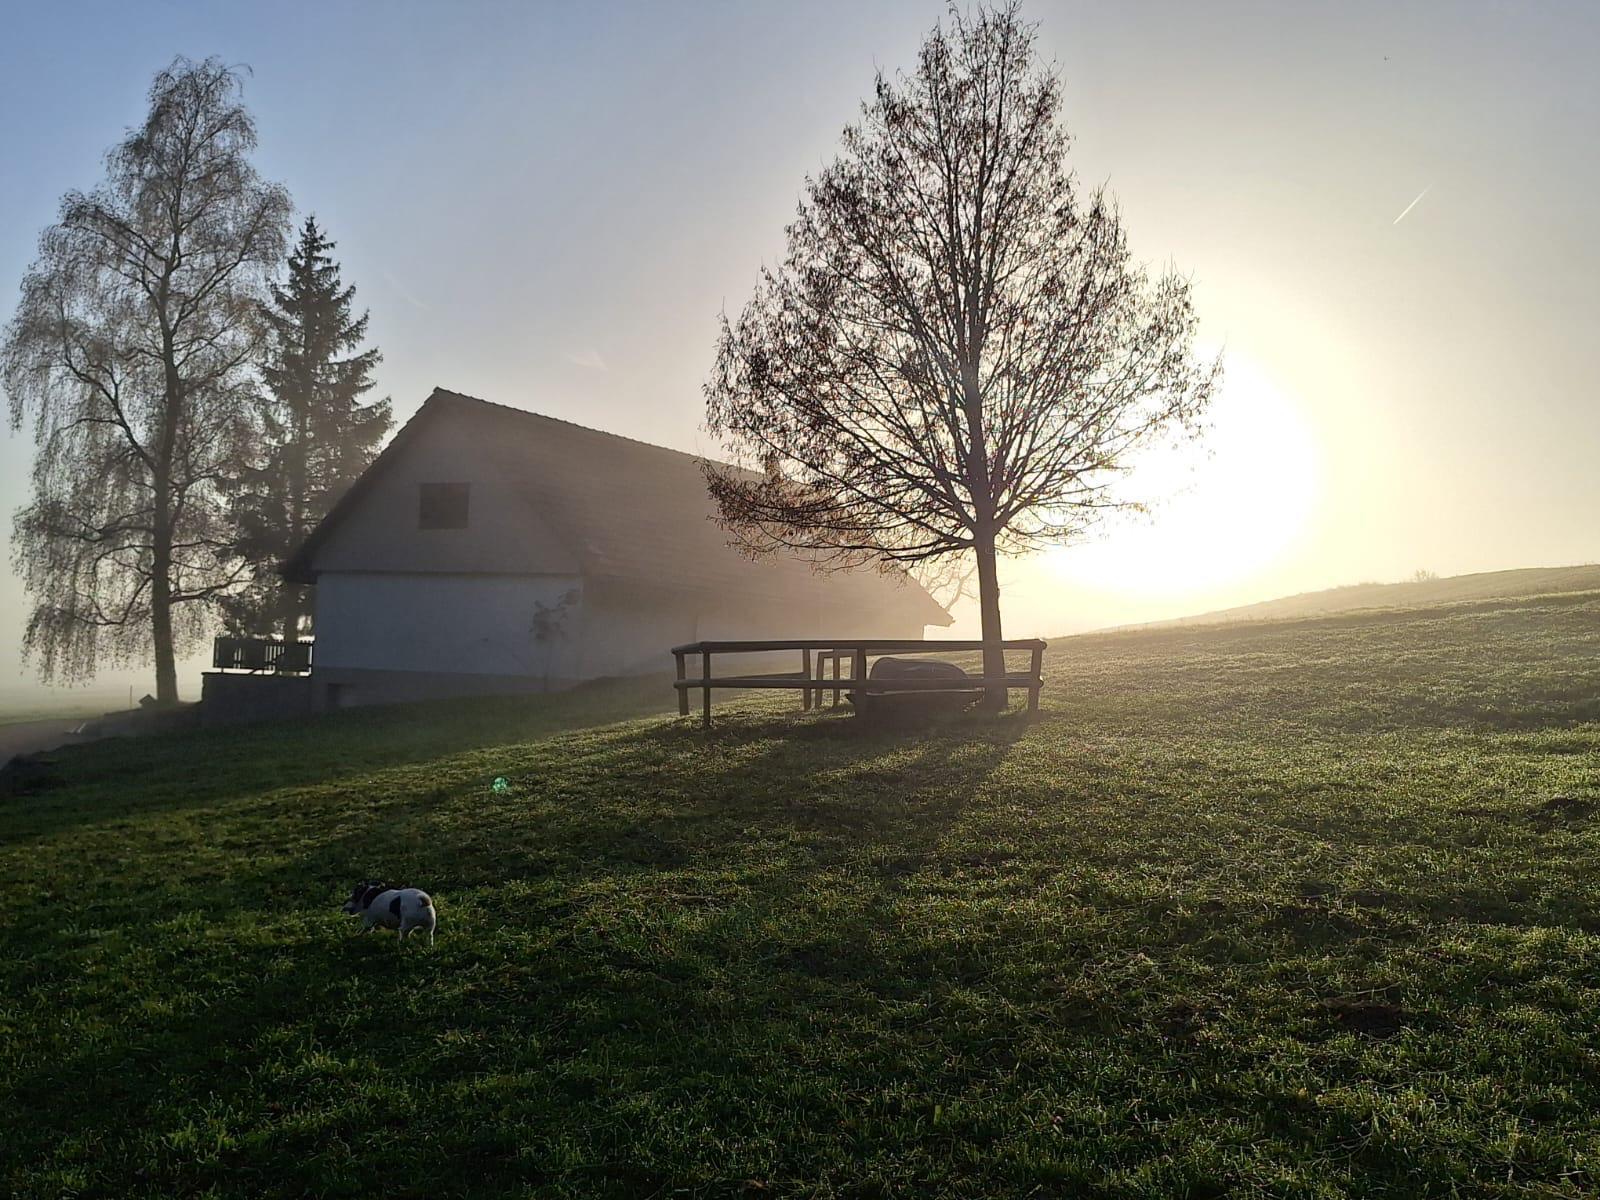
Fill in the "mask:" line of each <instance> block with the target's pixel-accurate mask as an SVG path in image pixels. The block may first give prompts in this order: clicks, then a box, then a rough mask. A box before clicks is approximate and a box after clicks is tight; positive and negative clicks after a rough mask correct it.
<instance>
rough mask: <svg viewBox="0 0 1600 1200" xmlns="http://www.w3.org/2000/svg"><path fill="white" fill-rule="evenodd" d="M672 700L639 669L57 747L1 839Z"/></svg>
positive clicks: (658, 680) (542, 731) (569, 726)
mask: <svg viewBox="0 0 1600 1200" xmlns="http://www.w3.org/2000/svg"><path fill="white" fill-rule="evenodd" d="M674 703H675V701H674V699H673V695H672V690H671V686H670V682H669V678H668V676H666V675H658V676H639V677H633V678H629V679H608V680H598V681H595V682H593V683H590V684H585V685H582V686H580V687H577V688H573V689H571V690H569V691H566V692H560V693H554V694H549V695H530V696H512V697H466V698H461V699H454V700H438V701H430V702H426V703H418V704H403V705H393V706H385V707H375V708H361V709H352V710H348V711H345V712H337V713H327V714H324V715H322V716H318V717H312V718H305V719H299V720H291V721H272V722H263V723H260V724H254V725H243V726H230V727H225V728H221V729H203V730H193V731H188V732H182V733H169V734H158V735H153V736H150V737H145V738H112V739H107V740H105V741H100V742H91V743H87V744H84V745H81V746H69V747H64V748H63V749H61V750H59V751H55V752H53V753H52V754H51V756H50V757H51V758H52V759H53V760H54V764H55V765H54V767H53V775H54V777H55V778H54V779H53V780H52V782H51V783H50V784H49V785H48V786H46V787H44V788H42V789H41V790H39V791H37V792H34V793H31V794H27V795H24V796H22V797H20V798H17V799H14V800H11V801H10V802H9V803H8V808H9V812H8V814H7V815H8V822H7V825H8V827H7V829H6V830H5V836H4V837H3V838H0V843H5V844H15V843H17V842H20V841H25V840H28V839H30V838H36V837H41V836H47V835H49V834H51V833H55V832H58V831H61V830H64V829H70V828H74V827H79V826H83V825H87V824H93V823H96V822H101V821H111V820H121V819H125V818H128V817H133V816H137V815H144V814H153V813H167V812H176V811H182V810H186V809H195V808H201V807H204V806H205V805H207V804H213V803H216V802H218V801H222V800H227V799H231V798H234V797H238V796H242V795H261V794H265V793H269V792H272V791H275V790H280V789H287V788H296V787H306V786H313V785H328V784H337V783H339V782H340V781H342V780H345V779H349V778H351V777H355V776H359V775H363V774H367V773H370V772H373V771H377V770H382V769H386V768H397V767H405V766H408V765H412V764H416V763H421V762H428V761H432V760H434V759H438V758H441V757H446V756H453V755H458V754H463V753H468V752H472V751H479V750H484V749H489V748H492V747H495V746H510V745H519V744H522V743H526V742H529V741H532V740H536V739H539V738H543V737H547V736H551V735H554V734H560V733H564V732H569V731H571V730H575V729H582V728H586V727H590V726H601V725H607V724H611V723H614V722H619V721H626V720H631V719H637V718H640V717H647V716H652V715H658V714H662V713H665V712H668V711H670V709H671V707H672V706H673V704H674Z"/></svg>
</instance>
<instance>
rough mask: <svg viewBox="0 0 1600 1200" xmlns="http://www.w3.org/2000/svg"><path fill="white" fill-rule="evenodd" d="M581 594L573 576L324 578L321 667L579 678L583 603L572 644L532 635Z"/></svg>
mask: <svg viewBox="0 0 1600 1200" xmlns="http://www.w3.org/2000/svg"><path fill="white" fill-rule="evenodd" d="M581 586H582V585H581V582H580V580H579V578H578V577H577V576H575V575H434V574H401V573H377V572H373V573H366V572H341V571H324V572H323V573H322V575H321V576H320V577H319V579H318V580H317V587H316V601H317V625H316V629H317V647H316V656H315V666H316V667H318V668H348V669H365V670H383V671H428V672H439V673H449V674H468V675H523V676H531V677H540V676H543V675H546V674H549V675H550V676H552V677H553V678H558V679H559V678H572V677H573V676H574V675H576V674H577V671H576V669H575V665H576V659H577V653H578V647H579V639H580V635H579V632H578V631H579V630H580V629H581V627H582V616H583V614H582V604H581V602H580V603H579V605H578V606H577V607H576V608H574V609H572V610H570V611H571V615H570V616H569V617H568V618H567V621H566V625H567V628H568V629H569V630H570V631H571V632H570V634H569V636H568V637H566V638H558V639H555V640H554V641H553V643H551V645H550V646H549V647H547V646H545V645H541V644H539V643H538V642H536V641H535V639H534V637H533V635H532V632H531V628H530V627H531V625H532V622H533V617H534V613H535V611H536V606H537V605H538V604H540V603H543V604H546V605H554V604H556V603H557V602H559V600H560V599H561V596H562V594H563V593H565V592H567V591H569V590H571V589H573V588H581ZM664 648H665V647H663V649H664Z"/></svg>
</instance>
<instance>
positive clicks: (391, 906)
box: [344, 880, 439, 946]
mask: <svg viewBox="0 0 1600 1200" xmlns="http://www.w3.org/2000/svg"><path fill="white" fill-rule="evenodd" d="M344 911H345V912H347V913H349V914H350V915H351V916H352V917H360V918H361V932H362V933H370V932H371V931H372V929H373V927H374V926H378V925H381V926H383V927H384V928H385V929H398V930H399V931H400V941H401V942H403V941H405V940H406V938H407V936H409V935H410V933H411V931H412V930H413V929H421V930H423V931H425V932H426V933H427V935H428V945H430V946H431V945H433V927H434V926H435V925H437V924H438V920H439V919H438V916H437V915H436V914H435V913H434V911H433V900H432V899H431V898H430V897H429V896H428V893H427V892H423V891H418V890H417V889H416V888H392V887H390V886H389V885H388V884H386V883H378V882H376V881H374V880H367V881H366V882H364V883H358V884H356V886H355V890H354V891H352V892H351V893H350V899H348V900H346V901H345V902H344ZM398 944H399V943H398V942H397V943H396V945H398Z"/></svg>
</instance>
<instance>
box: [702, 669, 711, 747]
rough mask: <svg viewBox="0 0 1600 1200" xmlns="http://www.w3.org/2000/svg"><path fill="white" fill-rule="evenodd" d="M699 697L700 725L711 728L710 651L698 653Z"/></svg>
mask: <svg viewBox="0 0 1600 1200" xmlns="http://www.w3.org/2000/svg"><path fill="white" fill-rule="evenodd" d="M700 684H701V687H700V696H701V702H700V703H701V710H702V711H701V716H700V723H701V724H702V725H704V726H705V727H706V728H707V729H710V728H711V651H709V650H702V651H700Z"/></svg>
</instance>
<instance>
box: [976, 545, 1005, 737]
mask: <svg viewBox="0 0 1600 1200" xmlns="http://www.w3.org/2000/svg"><path fill="white" fill-rule="evenodd" d="M972 552H973V554H974V555H975V556H976V557H977V560H978V612H979V614H980V616H981V617H982V620H983V634H982V636H983V673H984V674H985V675H989V676H995V675H1004V674H1005V673H1006V652H1005V649H1004V648H1003V647H1002V646H1001V645H1000V643H1001V642H1002V641H1003V640H1004V637H1005V635H1004V634H1002V633H1001V631H1000V575H999V570H998V567H997V564H996V561H995V552H994V533H993V532H992V531H990V532H987V533H985V532H982V531H980V532H979V534H978V536H977V537H976V538H974V540H973V546H972ZM1010 699H1011V697H1010V695H1009V694H1008V693H1007V691H1006V689H1005V687H1004V686H1001V687H991V688H988V689H987V690H985V692H984V696H983V707H984V708H985V709H987V710H989V711H991V712H1003V711H1004V710H1005V707H1006V705H1007V704H1008V703H1009V702H1010Z"/></svg>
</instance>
